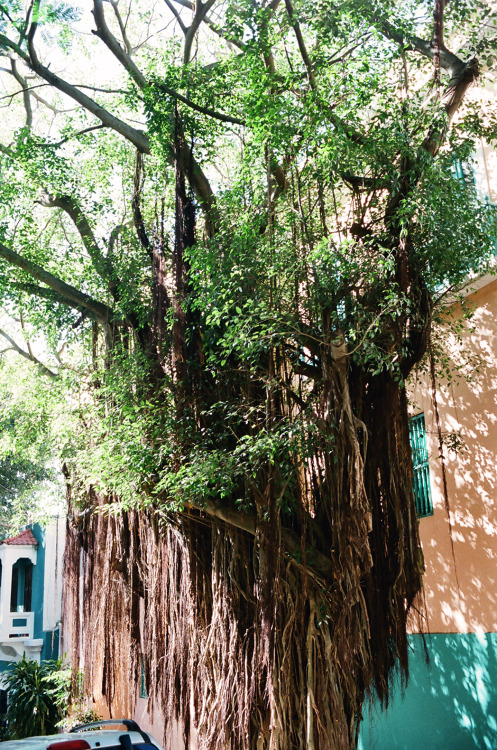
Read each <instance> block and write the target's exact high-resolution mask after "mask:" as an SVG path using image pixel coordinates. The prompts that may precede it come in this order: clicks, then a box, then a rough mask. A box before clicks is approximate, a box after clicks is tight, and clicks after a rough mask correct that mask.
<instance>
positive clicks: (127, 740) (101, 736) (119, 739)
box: [0, 719, 163, 750]
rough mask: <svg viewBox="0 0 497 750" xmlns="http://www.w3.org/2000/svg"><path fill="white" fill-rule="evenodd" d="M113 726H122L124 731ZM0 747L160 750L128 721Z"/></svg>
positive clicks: (96, 723)
mask: <svg viewBox="0 0 497 750" xmlns="http://www.w3.org/2000/svg"><path fill="white" fill-rule="evenodd" d="M111 727H114V728H112V729H111ZM115 727H124V728H125V731H123V730H122V729H118V728H115ZM0 745H1V746H2V748H1V750H163V748H162V746H161V745H160V744H159V743H158V742H157V740H154V739H152V737H150V735H148V734H147V733H146V732H144V731H143V730H142V729H140V727H139V726H138V724H137V723H136V721H132V720H131V719H106V720H105V721H94V722H92V723H91V724H82V725H81V726H77V727H74V728H73V729H71V731H70V732H69V733H67V734H51V735H49V736H48V737H26V738H25V739H23V740H7V741H6V742H0Z"/></svg>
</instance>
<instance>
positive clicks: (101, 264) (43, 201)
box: [38, 192, 117, 300]
mask: <svg viewBox="0 0 497 750" xmlns="http://www.w3.org/2000/svg"><path fill="white" fill-rule="evenodd" d="M38 202H39V203H40V205H42V206H44V207H45V208H61V209H62V210H63V211H65V213H66V214H67V215H68V216H69V217H70V218H71V219H72V221H73V223H74V225H75V227H76V229H77V230H78V233H79V236H80V237H81V239H82V241H83V245H84V246H85V248H86V250H87V252H88V255H89V256H90V258H91V261H92V264H93V267H94V269H95V271H96V272H97V273H98V275H99V276H100V278H101V279H103V280H104V281H105V283H106V284H107V287H108V289H109V291H110V293H111V294H112V296H113V297H114V299H116V300H117V281H116V280H115V278H114V270H113V267H112V265H111V263H110V261H109V260H108V258H106V257H105V256H104V255H103V253H102V251H101V249H100V247H99V245H98V242H97V240H96V238H95V235H94V234H93V230H92V228H91V226H90V222H89V221H88V219H87V218H86V216H85V214H84V213H83V211H82V210H81V208H80V206H79V205H78V203H77V201H76V200H75V199H74V198H73V197H72V196H71V195H59V196H55V195H50V194H49V193H46V192H43V193H42V194H41V196H40V199H39V201H38Z"/></svg>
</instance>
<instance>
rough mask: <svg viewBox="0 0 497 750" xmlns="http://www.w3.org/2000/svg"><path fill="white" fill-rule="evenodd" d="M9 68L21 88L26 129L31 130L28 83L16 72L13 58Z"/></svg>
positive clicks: (31, 119) (31, 113)
mask: <svg viewBox="0 0 497 750" xmlns="http://www.w3.org/2000/svg"><path fill="white" fill-rule="evenodd" d="M10 66H11V69H12V75H13V76H14V78H15V79H16V81H17V83H19V84H20V85H21V86H22V96H23V101H24V109H25V110H26V127H27V128H28V129H31V126H32V124H33V108H32V107H31V99H30V95H29V88H28V83H27V81H26V79H25V78H23V76H22V75H21V74H20V73H19V71H18V70H17V62H16V60H14V59H13V58H11V59H10Z"/></svg>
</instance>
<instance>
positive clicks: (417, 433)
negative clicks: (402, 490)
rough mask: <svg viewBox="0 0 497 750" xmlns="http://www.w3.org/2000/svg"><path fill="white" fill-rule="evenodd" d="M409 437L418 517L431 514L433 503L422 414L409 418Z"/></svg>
mask: <svg viewBox="0 0 497 750" xmlns="http://www.w3.org/2000/svg"><path fill="white" fill-rule="evenodd" d="M409 439H410V441H411V450H412V464H413V469H414V499H415V501H416V510H417V513H418V516H420V517H422V516H431V515H433V504H432V502H431V490H430V470H429V466H428V448H427V447H426V428H425V417H424V414H418V415H417V416H415V417H411V419H410V420H409Z"/></svg>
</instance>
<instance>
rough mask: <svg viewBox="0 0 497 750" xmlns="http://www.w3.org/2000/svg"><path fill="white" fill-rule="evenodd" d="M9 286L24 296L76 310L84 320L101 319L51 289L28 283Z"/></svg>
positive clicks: (16, 282) (20, 282)
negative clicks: (23, 293) (27, 295)
mask: <svg viewBox="0 0 497 750" xmlns="http://www.w3.org/2000/svg"><path fill="white" fill-rule="evenodd" d="M9 286H11V287H12V288H13V289H19V291H21V292H26V294H29V295H32V296H34V297H40V298H41V299H45V300H47V301H48V302H56V303H57V304H58V305H63V306H65V307H70V308H72V309H73V310H78V311H79V312H80V313H81V314H82V316H84V317H85V318H90V319H91V320H96V321H101V318H99V317H98V316H97V315H95V313H93V312H90V311H89V310H87V309H86V308H84V307H82V306H81V305H78V304H77V303H76V302H74V301H73V300H70V299H68V298H67V297H64V296H63V295H62V294H57V292H55V291H54V290H53V289H49V288H48V287H46V286H38V285H37V284H32V283H30V282H29V281H11V282H10V283H9Z"/></svg>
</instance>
